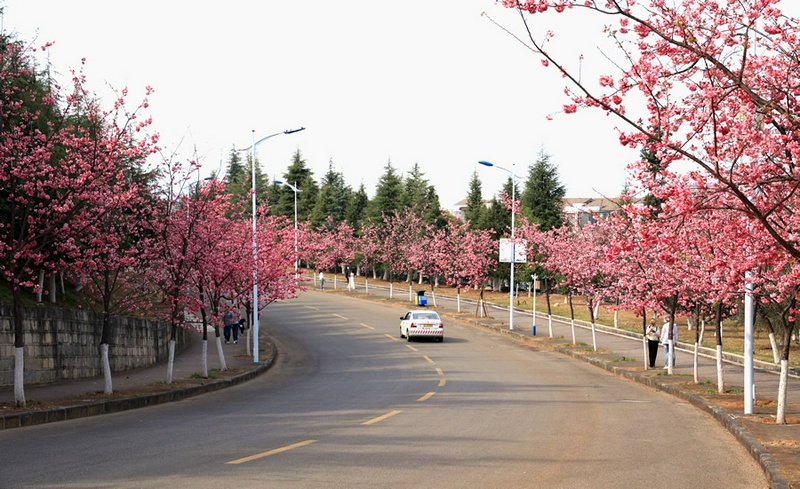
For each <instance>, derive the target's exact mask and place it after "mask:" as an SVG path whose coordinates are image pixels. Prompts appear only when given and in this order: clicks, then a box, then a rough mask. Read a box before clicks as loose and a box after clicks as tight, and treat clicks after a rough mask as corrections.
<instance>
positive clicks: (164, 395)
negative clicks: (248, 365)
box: [0, 339, 277, 430]
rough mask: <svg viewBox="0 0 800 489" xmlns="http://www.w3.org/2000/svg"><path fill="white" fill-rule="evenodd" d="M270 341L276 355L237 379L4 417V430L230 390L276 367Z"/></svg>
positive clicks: (1, 423)
mask: <svg viewBox="0 0 800 489" xmlns="http://www.w3.org/2000/svg"><path fill="white" fill-rule="evenodd" d="M267 341H268V342H269V343H270V344H271V345H272V353H271V354H270V356H269V358H267V359H266V360H265V361H264V362H263V363H260V364H259V365H258V366H257V367H256V368H254V369H252V370H248V371H247V372H244V373H242V374H239V375H237V376H235V377H231V378H229V379H221V380H215V381H212V382H208V383H207V384H202V385H194V386H191V387H182V388H178V389H174V390H170V391H165V392H158V393H155V394H147V395H142V396H135V397H129V398H124V399H108V400H100V401H96V402H92V403H87V404H79V405H75V406H69V407H65V408H57V409H48V410H41V411H32V412H25V413H12V414H6V415H2V416H0V430H2V429H11V428H21V427H24V426H35V425H39V424H45V423H54V422H57V421H66V420H70V419H80V418H86V417H89V416H97V415H100V414H111V413H118V412H121V411H128V410H130V409H138V408H143V407H148V406H156V405H158V404H164V403H167V402H173V401H180V400H182V399H187V398H189V397H193V396H197V395H200V394H206V393H209V392H214V391H218V390H220V389H225V388H227V387H232V386H234V385H238V384H241V383H243V382H246V381H248V380H251V379H253V378H255V377H257V376H258V375H261V374H262V373H264V372H266V371H267V370H269V369H270V367H272V365H273V364H274V363H275V358H276V357H277V349H276V348H275V345H274V344H272V341H271V340H269V339H268V340H267Z"/></svg>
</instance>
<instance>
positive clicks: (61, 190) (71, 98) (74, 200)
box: [0, 36, 154, 406]
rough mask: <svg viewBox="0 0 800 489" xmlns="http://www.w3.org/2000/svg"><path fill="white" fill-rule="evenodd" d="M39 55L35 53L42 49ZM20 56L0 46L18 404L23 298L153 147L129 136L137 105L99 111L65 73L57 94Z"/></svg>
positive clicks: (6, 240) (5, 247) (18, 398)
mask: <svg viewBox="0 0 800 489" xmlns="http://www.w3.org/2000/svg"><path fill="white" fill-rule="evenodd" d="M46 48H47V46H45V47H43V48H42V49H43V50H44V49H46ZM33 66H34V63H33V62H32V61H31V59H30V57H29V51H27V50H26V48H25V47H23V45H22V44H21V43H19V42H15V41H13V40H11V39H9V38H7V37H5V36H4V37H3V43H2V46H0V80H3V82H2V83H0V127H2V130H1V131H0V195H2V199H0V201H2V202H3V203H2V204H0V212H2V217H0V223H1V224H0V272H1V273H2V274H3V277H4V278H5V279H6V280H7V281H8V282H9V283H10V284H11V287H12V295H13V307H12V316H13V318H12V324H13V329H14V355H15V361H14V398H15V402H16V404H17V405H19V406H24V405H25V392H24V383H23V379H24V347H25V339H24V338H25V336H24V309H23V307H22V295H23V290H25V289H35V288H36V284H35V281H34V276H35V273H36V272H35V271H36V270H42V269H46V270H62V271H63V270H64V269H65V268H66V266H67V262H68V261H72V259H73V258H74V257H75V256H76V254H77V253H78V250H79V248H80V247H79V243H80V242H86V241H88V240H89V239H90V238H89V237H90V236H91V235H92V234H93V233H94V231H95V228H96V226H97V225H98V223H99V222H101V221H102V220H103V219H104V217H105V216H106V215H107V213H108V212H110V209H113V207H114V206H115V205H119V198H120V197H123V196H124V193H122V195H119V196H117V195H115V192H118V191H120V189H121V187H120V183H121V182H122V181H123V178H121V175H124V173H125V168H126V165H127V164H129V163H130V162H141V161H142V158H143V157H144V156H146V155H147V154H149V153H150V152H152V150H153V143H154V141H153V140H152V139H150V138H147V137H142V138H141V139H140V140H136V139H135V137H134V136H135V135H140V134H142V131H143V130H144V129H145V128H146V127H147V126H148V125H149V123H150V121H149V119H138V117H139V116H140V114H139V112H141V111H142V110H144V108H146V106H147V101H146V99H145V101H143V102H142V103H141V104H139V106H137V107H135V108H134V109H132V110H131V109H129V108H128V107H127V106H126V97H127V91H123V92H122V93H121V94H120V95H119V97H118V98H117V99H116V100H115V101H114V103H113V107H112V108H111V109H108V110H103V109H101V108H100V106H99V104H98V103H97V101H96V100H95V99H93V98H92V96H91V95H90V94H89V93H88V91H87V90H86V89H85V88H84V77H83V75H82V74H81V73H74V74H73V79H72V85H71V87H70V88H69V89H68V91H67V92H62V89H61V87H58V86H52V84H48V83H45V81H44V79H43V78H42V77H40V74H39V73H37V72H36V71H35V70H34V68H32V67H33Z"/></svg>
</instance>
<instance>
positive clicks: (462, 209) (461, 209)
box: [451, 199, 492, 221]
mask: <svg viewBox="0 0 800 489" xmlns="http://www.w3.org/2000/svg"><path fill="white" fill-rule="evenodd" d="M491 203H492V201H491V200H488V199H483V206H484V207H489V206H490V205H491ZM451 211H452V213H453V215H454V216H456V217H457V218H459V219H461V220H462V221H466V220H467V199H462V200H459V201H458V202H456V203H455V204H453V207H452V208H451Z"/></svg>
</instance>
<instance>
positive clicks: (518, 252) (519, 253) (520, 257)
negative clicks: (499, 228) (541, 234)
mask: <svg viewBox="0 0 800 489" xmlns="http://www.w3.org/2000/svg"><path fill="white" fill-rule="evenodd" d="M516 241H517V243H516V245H515V246H513V248H514V255H515V257H514V258H515V259H514V263H527V262H528V252H527V249H528V243H527V242H526V241H525V240H524V239H518V240H516ZM511 245H512V243H511V240H510V239H508V238H500V263H511V248H512V246H511Z"/></svg>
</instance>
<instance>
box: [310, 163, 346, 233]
mask: <svg viewBox="0 0 800 489" xmlns="http://www.w3.org/2000/svg"><path fill="white" fill-rule="evenodd" d="M352 193H353V192H352V190H351V189H350V187H348V186H347V185H346V184H345V182H344V176H342V174H341V173H339V172H336V171H334V170H333V161H330V162H329V163H328V173H326V174H325V176H324V177H323V178H322V183H321V185H320V190H319V196H318V198H317V201H316V203H315V205H314V209H313V211H312V212H311V225H312V226H314V227H318V226H320V225H321V224H322V223H324V222H325V221H326V220H327V219H328V216H331V217H332V218H333V223H334V224H339V223H340V222H342V221H344V220H345V217H346V216H345V213H346V211H347V204H348V203H349V201H350V195H351V194H352Z"/></svg>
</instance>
